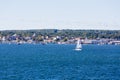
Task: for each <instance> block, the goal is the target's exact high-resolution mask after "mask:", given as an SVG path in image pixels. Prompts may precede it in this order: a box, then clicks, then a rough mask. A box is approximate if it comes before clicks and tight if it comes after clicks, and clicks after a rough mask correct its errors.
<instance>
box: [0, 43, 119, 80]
mask: <svg viewBox="0 0 120 80" xmlns="http://www.w3.org/2000/svg"><path fill="white" fill-rule="evenodd" d="M74 48H75V45H71V44H68V45H57V44H48V45H40V44H36V45H34V44H22V45H16V44H11V45H9V44H0V80H88V79H89V80H96V79H97V80H119V79H120V45H117V46H115V45H83V50H82V51H75V50H74Z"/></svg>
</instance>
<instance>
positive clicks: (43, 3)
mask: <svg viewBox="0 0 120 80" xmlns="http://www.w3.org/2000/svg"><path fill="white" fill-rule="evenodd" d="M26 29H103V30H120V0H0V30H26Z"/></svg>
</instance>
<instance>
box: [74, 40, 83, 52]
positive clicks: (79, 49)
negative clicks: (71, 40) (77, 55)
mask: <svg viewBox="0 0 120 80" xmlns="http://www.w3.org/2000/svg"><path fill="white" fill-rule="evenodd" d="M75 50H76V51H81V50H82V45H81V43H80V40H78V41H77V45H76V48H75Z"/></svg>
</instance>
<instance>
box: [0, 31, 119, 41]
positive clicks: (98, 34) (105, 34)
mask: <svg viewBox="0 0 120 80" xmlns="http://www.w3.org/2000/svg"><path fill="white" fill-rule="evenodd" d="M14 34H17V35H19V36H23V37H25V36H32V35H33V34H36V37H37V36H49V37H53V36H66V37H68V38H71V37H81V38H86V37H87V38H88V39H96V38H109V39H110V38H111V39H120V30H70V29H63V30H58V29H40V30H5V31H0V36H7V35H9V36H12V35H14Z"/></svg>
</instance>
